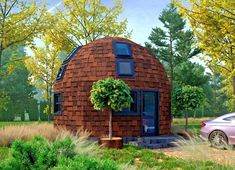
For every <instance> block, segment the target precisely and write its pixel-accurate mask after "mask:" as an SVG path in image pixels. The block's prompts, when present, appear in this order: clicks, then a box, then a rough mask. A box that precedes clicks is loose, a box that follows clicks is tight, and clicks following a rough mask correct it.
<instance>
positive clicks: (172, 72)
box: [169, 34, 174, 120]
mask: <svg viewBox="0 0 235 170" xmlns="http://www.w3.org/2000/svg"><path fill="white" fill-rule="evenodd" d="M169 50H170V81H171V110H170V117H171V120H173V119H172V114H173V100H172V99H173V88H174V83H173V81H174V64H173V40H172V36H171V34H170V49H169Z"/></svg>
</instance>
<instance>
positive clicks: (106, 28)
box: [46, 0, 130, 52]
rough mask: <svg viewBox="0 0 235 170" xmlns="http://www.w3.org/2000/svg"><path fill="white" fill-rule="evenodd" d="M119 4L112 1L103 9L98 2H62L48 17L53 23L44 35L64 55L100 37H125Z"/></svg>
mask: <svg viewBox="0 0 235 170" xmlns="http://www.w3.org/2000/svg"><path fill="white" fill-rule="evenodd" d="M122 3H123V0H114V1H113V5H112V7H107V6H105V5H104V4H103V3H102V2H101V0H66V1H63V7H61V8H57V9H56V11H55V14H54V15H53V16H51V21H50V23H53V24H51V28H50V29H48V31H47V32H46V36H47V38H48V39H49V40H50V42H52V43H53V45H54V46H55V47H56V48H58V49H60V50H63V51H67V52H70V51H71V50H72V49H73V48H75V47H76V46H79V45H84V44H87V43H89V42H91V41H94V40H96V39H98V38H101V37H106V36H124V37H129V36H130V33H129V32H127V31H126V30H127V19H123V20H120V19H119V15H120V14H121V13H122V11H123V8H122Z"/></svg>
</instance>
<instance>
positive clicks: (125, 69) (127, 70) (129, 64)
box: [116, 60, 134, 77]
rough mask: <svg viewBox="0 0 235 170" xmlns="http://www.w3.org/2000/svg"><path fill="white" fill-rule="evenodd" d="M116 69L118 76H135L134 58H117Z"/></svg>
mask: <svg viewBox="0 0 235 170" xmlns="http://www.w3.org/2000/svg"><path fill="white" fill-rule="evenodd" d="M116 71H117V75H118V77H133V76H134V63H133V61H132V60H117V61H116Z"/></svg>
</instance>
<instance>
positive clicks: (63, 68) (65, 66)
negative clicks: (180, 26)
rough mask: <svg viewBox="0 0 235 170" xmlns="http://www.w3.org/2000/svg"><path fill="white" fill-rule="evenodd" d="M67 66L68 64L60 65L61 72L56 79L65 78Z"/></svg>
mask: <svg viewBox="0 0 235 170" xmlns="http://www.w3.org/2000/svg"><path fill="white" fill-rule="evenodd" d="M66 68H67V65H63V66H61V67H60V69H59V72H58V74H57V76H56V80H61V79H62V78H63V76H64V73H65V70H66Z"/></svg>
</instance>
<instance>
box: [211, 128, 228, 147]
mask: <svg viewBox="0 0 235 170" xmlns="http://www.w3.org/2000/svg"><path fill="white" fill-rule="evenodd" d="M209 141H210V143H211V145H212V146H213V147H215V148H218V149H224V148H226V146H227V145H228V138H227V136H226V134H225V133H224V132H222V131H219V130H215V131H213V132H212V133H211V134H210V136H209Z"/></svg>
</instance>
